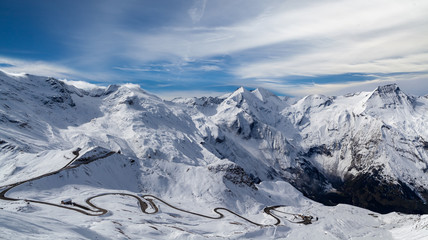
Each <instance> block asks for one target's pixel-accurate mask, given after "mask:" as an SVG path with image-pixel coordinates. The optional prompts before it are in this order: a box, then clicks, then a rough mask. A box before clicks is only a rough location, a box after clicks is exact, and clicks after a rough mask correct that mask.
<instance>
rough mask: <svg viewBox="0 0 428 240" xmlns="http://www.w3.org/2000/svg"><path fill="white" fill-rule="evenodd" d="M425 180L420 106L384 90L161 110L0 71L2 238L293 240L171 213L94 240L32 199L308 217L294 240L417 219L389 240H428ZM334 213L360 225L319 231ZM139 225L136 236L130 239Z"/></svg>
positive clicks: (184, 103)
mask: <svg viewBox="0 0 428 240" xmlns="http://www.w3.org/2000/svg"><path fill="white" fill-rule="evenodd" d="M427 171H428V96H410V95H407V94H406V93H404V92H403V91H401V90H400V88H399V86H397V85H394V84H392V85H385V86H379V87H377V88H376V89H374V90H373V91H370V92H358V93H352V94H347V95H344V96H324V95H309V96H306V97H304V98H300V99H296V98H289V97H280V96H276V95H275V94H273V93H272V92H269V91H268V90H265V89H262V88H258V89H255V90H251V91H250V90H247V89H245V88H243V87H241V88H239V89H237V90H236V91H235V92H233V93H230V94H226V95H223V96H219V97H201V98H176V99H173V100H171V101H166V100H163V99H161V98H159V97H157V96H155V95H153V94H151V93H148V92H146V91H144V90H143V89H141V88H140V87H139V86H138V85H134V84H124V85H111V86H108V87H94V88H91V89H81V88H77V87H75V86H72V85H68V84H66V83H64V82H63V81H60V80H58V79H55V78H50V77H41V76H33V75H29V74H19V75H17V74H8V73H5V72H1V71H0V187H1V188H2V189H3V190H4V189H7V188H9V187H12V188H13V189H12V188H11V189H10V190H8V191H9V192H7V194H5V195H6V197H9V198H11V199H15V200H16V201H0V203H1V205H0V208H1V209H3V210H0V211H2V212H3V213H2V212H0V217H1V215H3V216H4V217H3V218H0V228H2V227H3V228H2V229H4V230H5V232H9V233H10V234H15V233H16V232H20V233H21V234H24V235H23V236H25V231H21V230H19V229H14V227H13V226H11V225H7V224H8V221H11V222H13V221H14V220H15V221H16V222H21V221H23V222H25V223H28V226H30V225H31V224H34V222H33V221H44V222H45V223H46V224H48V225H49V226H52V229H51V230H52V231H54V230H55V231H56V230H61V229H62V228H63V227H62V228H61V227H58V226H59V225H61V224H59V223H58V222H55V221H59V220H58V219H61V221H64V222H67V223H68V224H72V225H73V224H74V226H77V227H75V228H76V229H78V230H76V231H74V230H70V229H68V230H67V229H66V230H64V229H62V231H63V232H65V233H70V232H73V231H74V232H73V234H77V235H73V234H71V233H70V234H71V235H64V236H66V237H70V238H74V237H75V238H79V237H82V238H95V237H97V238H104V237H106V236H107V238H116V237H119V238H135V237H136V236H138V234H140V233H141V231H144V232H149V233H150V234H149V235H148V237H147V238H148V239H150V238H160V239H162V238H175V237H178V238H188V237H189V236H190V237H193V238H206V237H209V238H211V237H212V238H216V237H218V238H257V236H275V234H277V235H276V236H277V237H278V236H279V237H281V236H282V237H292V236H294V237H299V236H303V235H299V234H303V232H302V231H301V228H296V227H294V226H290V225H289V224H291V223H287V224H288V225H287V224H286V223H281V224H283V225H281V224H280V226H282V228H278V229H277V228H276V227H275V229H274V230H273V228H263V229H262V230H259V229H257V227H254V226H252V227H249V226H246V224H248V222H247V223H242V219H238V220H236V219H235V220H229V221H226V222H223V223H221V224H218V225H216V226H217V227H211V226H212V222H211V221H212V220H211V221H209V219H205V220H200V219H199V220H194V219H193V218H194V217H195V216H192V217H184V219H183V217H182V216H181V213H177V212H176V211H177V209H175V210H174V209H172V210H171V209H170V210H166V209H163V208H162V207H161V208H160V212H162V213H161V216H164V217H160V218H156V217H151V218H150V220H142V219H140V218H139V219H138V220H135V219H130V218H131V217H130V216H127V217H125V215H123V216H122V215H121V214H122V213H119V214H116V213H115V212H113V216H107V217H106V218H105V221H101V220H100V221H101V222H100V224H99V225H97V224H94V222H93V221H92V220H91V221H90V220H87V219H86V220H82V221H83V222H85V224H84V225H85V226H89V228H90V229H91V230H87V228H85V227H83V226H82V225H79V223H76V222H75V220H73V219H72V217H64V219H62V217H63V216H64V215H65V214H67V213H66V212H67V210H64V209H57V210H55V214H54V215H55V217H52V219H46V218H45V219H38V218H34V216H33V215H34V214H37V215H40V214H42V213H45V214H46V213H48V212H49V206H45V205H43V206H42V207H41V206H38V205H37V204H38V203H37V201H39V202H52V203H59V202H60V201H61V200H63V199H65V198H72V199H73V201H76V202H80V204H82V203H85V201H86V200H85V199H88V198H90V197H91V196H94V195H96V194H103V193H104V192H110V193H112V192H113V191H116V192H117V191H120V192H121V193H133V194H140V196H143V195H144V194H145V195H147V196H149V195H150V196H151V194H153V196H156V198H157V197H159V198H160V199H163V200H162V201H165V202H173V203H176V204H179V205H180V204H181V205H180V206H182V207H187V208H193V209H197V210H198V211H205V213H207V214H209V210H207V208H211V209H214V207H215V206H219V205H221V207H222V208H225V209H230V210H231V211H233V212H235V213H237V214H239V215H241V216H242V215H245V216H247V218H251V217H252V218H255V219H260V221H262V222H263V224H267V225H269V224H271V222H273V220H272V218H269V216H266V213H268V212H266V208H264V207H266V206H279V205H281V206H282V205H284V206H288V207H285V209H283V210H282V212H285V213H280V212H279V210H278V212H277V215H281V214H282V217H283V218H286V219H287V215H286V212H289V211H298V212H300V213H301V211H304V212H305V213H306V214H307V215H311V216H314V217H315V216H316V218H317V221H314V222H313V225H314V226H315V225H317V226H318V228H317V227H315V229H318V230H319V231H318V230H317V231H318V232H317V231H314V232H313V233H309V231H304V233H305V234H309V235H310V234H314V236H318V238H320V236H319V235H317V234H319V232H322V234H324V237H325V239H332V238H331V237H332V236H334V237H335V238H339V239H340V238H350V237H355V236H357V237H358V236H359V237H361V238H367V237H373V238H374V239H375V238H378V237H382V236H384V235H383V234H386V233H385V232H388V231H389V230H391V229H392V227H383V229H382V227H380V226H383V225H382V224H381V221H383V222H382V223H383V224H385V222H388V224H391V222H393V220H391V219H395V220H396V219H403V217H401V215H400V214H399V213H407V214H422V215H409V216H412V217H407V218H406V221H407V222H406V221H404V220H402V222H403V223H404V222H405V223H406V224H407V225H406V224H404V225H400V226H399V227H397V229H407V227H408V226H410V225H414V224H416V223H417V224H419V225H420V226H425V227H420V228H418V229H422V230H421V231H422V233H424V234H425V233H426V230H423V229H424V228H425V229H426V226H427V224H428V219H427V218H426V214H428V205H427V202H426V201H427V199H428V187H427V186H428V174H427ZM48 173H50V174H48ZM42 175H43V176H42ZM2 189H0V190H2ZM3 190H2V191H3ZM107 198H108V197H105V198H102V199H99V200H96V201H99V203H101V202H102V203H103V204H104V205H105V206H110V208H112V209H116V210H117V209H122V210H123V211H129V212H132V213H133V214H136V213H135V212H136V210H135V209H132V210H129V209H128V208H129V205H130V203H128V201H129V199H125V198H126V196H125V195H120V196H115V197H111V198H116V201H117V200H118V199H119V198H120V199H119V202H121V204H122V205H123V206H122V205H121V207H118V205H114V204H113V202H115V201H110V200H107ZM156 198H152V200H151V201H154V202H156ZM19 199H20V200H19ZM153 199H154V200H153ZM6 200H7V199H6ZM25 200H27V201H25ZM146 200H147V199H146ZM94 201H95V200H94ZM158 201H161V200H158ZM11 202H13V204H12V203H11ZM25 202H26V203H25ZM86 202H87V201H86ZM14 204H15V205H14ZM158 204H160V205H161V203H158ZM338 204H339V205H338ZM344 204H346V205H344ZM348 204H349V205H353V206H356V207H353V206H349V205H348ZM29 205H31V206H29ZM33 205H34V206H33ZM39 205H40V204H39ZM119 205H120V204H119ZM140 205H141V203H140ZM195 205H198V206H199V207H196V206H195ZM153 206H154V205H153ZM167 206H168V205H166V207H164V208H167ZM51 207H52V206H51ZM87 208H88V209H90V208H91V206H90V204H89V206H87ZM177 208H179V207H177ZM180 208H181V207H180ZM311 208H313V209H318V210H317V211H314V210H310V209H311ZM331 208H333V209H335V210H337V211H338V212H337V213H336V215H334V214H332V215H331V216H330V218H331V219H335V221H336V220H337V219H338V218H352V215H353V214H352V213H355V215H357V216H358V217H356V219H354V220H348V221H350V222H349V223H346V224H344V226H335V227H333V226H332V225H333V222H334V221H333V220H331V219H324V220H325V221H324V223H322V222H321V220H323V216H318V215H320V214H327V213H329V214H331V211H332V210H331ZM360 208H364V209H360ZM263 209H265V213H263ZM366 209H367V210H366ZM93 211H95V210H93ZM119 211H120V210H119ZM174 211H175V212H174ZM372 211H373V212H372ZM19 212H23V214H24V215H25V214H26V215H25V216H33V218H32V219H33V220H28V219H25V216H24V217H23V216H21V215H19ZM351 212H352V213H351ZM397 212H398V213H397ZM387 213H389V214H387ZM28 214H29V215H28ZM32 214H33V215H32ZM73 214H74V213H73ZM76 214H78V213H76ZM123 214H124V212H123ZM162 214H164V215H162ZM391 214H392V215H391ZM232 215H233V214H232ZM333 215H334V217H332V216H333ZM114 216H118V217H117V219H109V218H114ZM153 216H154V215H153ZM374 216H376V218H375V217H374ZM385 216H386V217H385ZM391 216H392V217H391ZM416 216H419V218H418V219H417V220H415V219H416V218H417V217H416ZM80 218H82V217H80ZM80 218H79V219H80ZM94 218H95V217H94ZM126 218H129V219H126ZM229 218H233V217H230V216H229ZM294 218H296V216H294ZM410 218H411V219H410ZM2 219H3V220H2ZM6 219H9V220H6ZM10 219H12V220H10ZM30 219H31V218H30ZM34 219H37V220H34ZM53 219H54V220H53ZM91 219H92V218H91ZM314 219H315V218H314ZM318 219H319V220H318ZM409 219H410V220H411V221H410V220H409ZM107 220H108V221H107ZM288 220H291V221H293V219H291V218H290V216H289V217H288ZM413 220H415V221H413ZM97 221H98V220H97ZM195 221H196V222H197V223H198V224H195V223H194V222H195ZM332 221H333V222H332ZM352 221H354V222H352ZM364 221H366V222H367V224H372V225H376V226H378V228H380V229H377V230H376V231H375V232H374V233H373V235H370V232H373V229H371V228H369V227H368V226H365V227H364V226H360V229H359V230H355V229H354V230H353V229H352V227H351V225H353V224H356V223H358V224H362V223H361V222H364ZM408 221H410V222H411V223H410V222H408ZM124 222H126V226H124V225H125V223H124ZM244 222H245V221H244ZM415 222H416V223H415ZM9 223H10V222H9ZM30 223H31V224H30ZM137 223H138V224H143V225H144V226H145V227H142V229H144V230H141V229H140V230H135V229H134V228H135V226H136V224H137ZM229 223H232V224H229ZM347 224H348V225H347ZM388 224H386V225H387V226H392V225H388ZM424 224H425V225H424ZM226 225H227V226H226ZM229 225H230V226H232V227H229ZM250 225H251V224H250ZM419 225H418V226H419ZM165 226H167V227H165ZM168 226H169V227H168ZM171 226H173V227H171ZM174 226H175V228H174ZM192 226H193V227H192ZM34 228H35V229H38V231H39V233H41V234H44V232H43V231H42V230H40V229H41V227H40V228H37V227H34ZM226 228H227V229H228V230H224V229H226ZM85 229H86V230H85ZM108 229H113V230H108ZM114 229H115V230H114ZM208 229H209V230H208ZM299 229H300V230H299ZM101 230H102V231H101ZM273 231H274V232H273ZM394 231H395V230H394ZM412 231H413V230H412ZM423 231H425V232H423ZM47 232H49V231H47ZM159 232H160V233H159ZM177 232H179V233H177ZM402 233H403V232H397V231H396V232H395V234H396V235H395V236H397V234H398V235H400V234H402ZM406 233H407V232H406ZM420 233H421V232H420V231H419V232H418V234H420ZM177 234H178V235H177ZM281 234H282V235H281ZM388 234H390V233H389V232H388ZM388 234H387V235H388ZM427 234H428V233H427ZM11 236H12V235H11ZM41 236H43V235H35V236H34V238H40V237H41ZM58 236H59V237H64V236H63V235H57V237H58ZM76 236H77V237H76ZM305 236H307V235H305ZM385 236H386V235H385ZM388 236H389V235H388ZM407 236H409V235H407ZM417 236H420V235H417ZM427 236H428V235H427ZM266 238H267V237H266ZM321 238H322V237H321Z"/></svg>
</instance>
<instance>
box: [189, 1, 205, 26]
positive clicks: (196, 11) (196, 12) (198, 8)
mask: <svg viewBox="0 0 428 240" xmlns="http://www.w3.org/2000/svg"><path fill="white" fill-rule="evenodd" d="M206 5H207V0H195V2H194V4H193V6H192V8H190V9H189V11H188V13H189V16H190V18H191V19H192V21H193V23H197V22H199V21H200V20H201V18H202V17H203V16H204V12H205V7H206Z"/></svg>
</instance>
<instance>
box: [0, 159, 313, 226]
mask: <svg viewBox="0 0 428 240" xmlns="http://www.w3.org/2000/svg"><path fill="white" fill-rule="evenodd" d="M73 153H74V154H75V155H76V156H75V157H74V158H73V159H72V160H71V161H70V162H68V163H67V164H66V165H65V166H64V167H62V168H61V169H59V170H56V171H53V172H50V173H46V174H43V175H41V176H38V177H34V178H31V179H27V180H25V181H21V182H17V183H14V184H9V185H5V186H2V187H0V189H3V190H2V191H1V192H0V200H5V201H19V200H23V201H26V202H29V203H38V204H44V205H49V206H53V207H59V208H63V209H67V210H71V211H76V212H79V213H81V214H85V215H88V216H101V215H104V214H106V213H107V212H108V210H107V209H105V208H102V207H99V206H97V205H95V204H94V203H92V200H93V199H95V198H100V197H104V196H109V195H120V196H125V197H131V198H134V199H135V200H136V201H137V203H138V205H139V207H140V209H141V211H142V212H143V213H145V214H156V213H158V211H159V208H158V207H157V206H156V204H155V203H154V200H156V201H158V202H160V203H162V204H164V205H166V206H168V207H170V208H172V209H175V210H178V211H181V212H184V213H187V214H191V215H195V216H199V217H203V218H208V219H221V218H224V217H225V215H224V214H223V213H222V212H227V213H230V214H232V215H235V216H237V217H238V218H241V219H242V220H244V221H246V222H248V223H251V224H254V225H256V226H259V227H269V226H275V225H279V224H280V223H281V218H280V217H279V216H277V215H276V214H275V213H274V212H275V211H277V212H280V213H282V214H287V215H290V216H293V219H291V220H290V219H288V218H285V219H286V220H287V221H288V222H291V223H302V224H311V223H312V222H313V221H317V220H318V218H314V217H313V216H305V215H301V214H295V213H288V212H283V211H280V210H278V209H277V208H280V207H285V206H284V205H276V206H270V207H265V208H264V209H263V211H264V213H266V214H267V215H269V216H271V217H272V218H273V220H275V222H274V223H272V224H261V223H257V222H255V221H252V220H250V219H248V218H246V217H244V216H241V215H239V214H237V213H235V212H234V211H232V210H230V209H227V208H223V207H217V208H214V209H213V211H214V213H216V215H214V216H209V215H205V214H202V213H197V212H192V211H189V210H185V209H182V208H179V207H176V206H174V205H171V204H169V203H168V202H166V201H165V200H163V199H161V198H159V197H156V196H154V195H150V194H147V195H141V196H138V195H134V194H129V193H121V192H114V193H102V194H98V195H95V196H92V197H89V198H87V199H86V200H85V202H86V204H87V205H88V206H89V207H86V206H83V205H80V204H77V203H72V204H70V205H71V206H69V205H64V204H55V203H50V202H44V201H37V200H31V199H16V198H10V197H7V196H6V193H7V192H8V191H10V190H11V189H13V188H15V187H17V186H19V185H21V184H23V183H26V182H30V181H34V180H37V179H40V178H43V177H46V176H50V175H54V174H57V173H59V172H61V171H62V170H65V169H70V168H76V167H78V166H80V165H82V164H88V163H89V162H92V161H95V160H98V159H102V158H106V157H108V156H111V155H113V154H114V153H115V152H109V153H107V154H105V155H103V156H99V157H97V158H93V159H91V160H90V161H87V162H85V163H80V164H76V165H73V166H72V165H71V164H72V163H73V162H74V161H75V160H76V159H77V158H78V157H79V153H78V151H77V152H76V151H75V152H73ZM149 205H150V208H149ZM72 206H74V207H72ZM91 208H92V209H91ZM148 209H152V211H148Z"/></svg>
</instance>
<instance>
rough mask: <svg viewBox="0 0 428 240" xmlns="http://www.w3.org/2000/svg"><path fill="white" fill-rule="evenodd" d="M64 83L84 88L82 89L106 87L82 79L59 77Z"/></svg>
mask: <svg viewBox="0 0 428 240" xmlns="http://www.w3.org/2000/svg"><path fill="white" fill-rule="evenodd" d="M61 81H63V82H64V83H66V84H68V85H71V86H75V87H76V88H80V89H84V90H92V89H97V88H106V87H104V86H99V85H96V84H92V83H88V82H84V81H73V80H67V79H61Z"/></svg>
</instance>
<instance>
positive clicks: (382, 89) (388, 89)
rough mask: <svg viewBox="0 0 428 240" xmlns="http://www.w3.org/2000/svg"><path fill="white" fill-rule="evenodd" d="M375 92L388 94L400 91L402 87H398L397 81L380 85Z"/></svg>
mask: <svg viewBox="0 0 428 240" xmlns="http://www.w3.org/2000/svg"><path fill="white" fill-rule="evenodd" d="M374 92H376V93H380V94H387V93H399V92H401V89H400V88H399V87H398V85H397V84H396V83H393V84H388V85H383V86H378V87H377V88H376V89H375V90H374Z"/></svg>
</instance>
